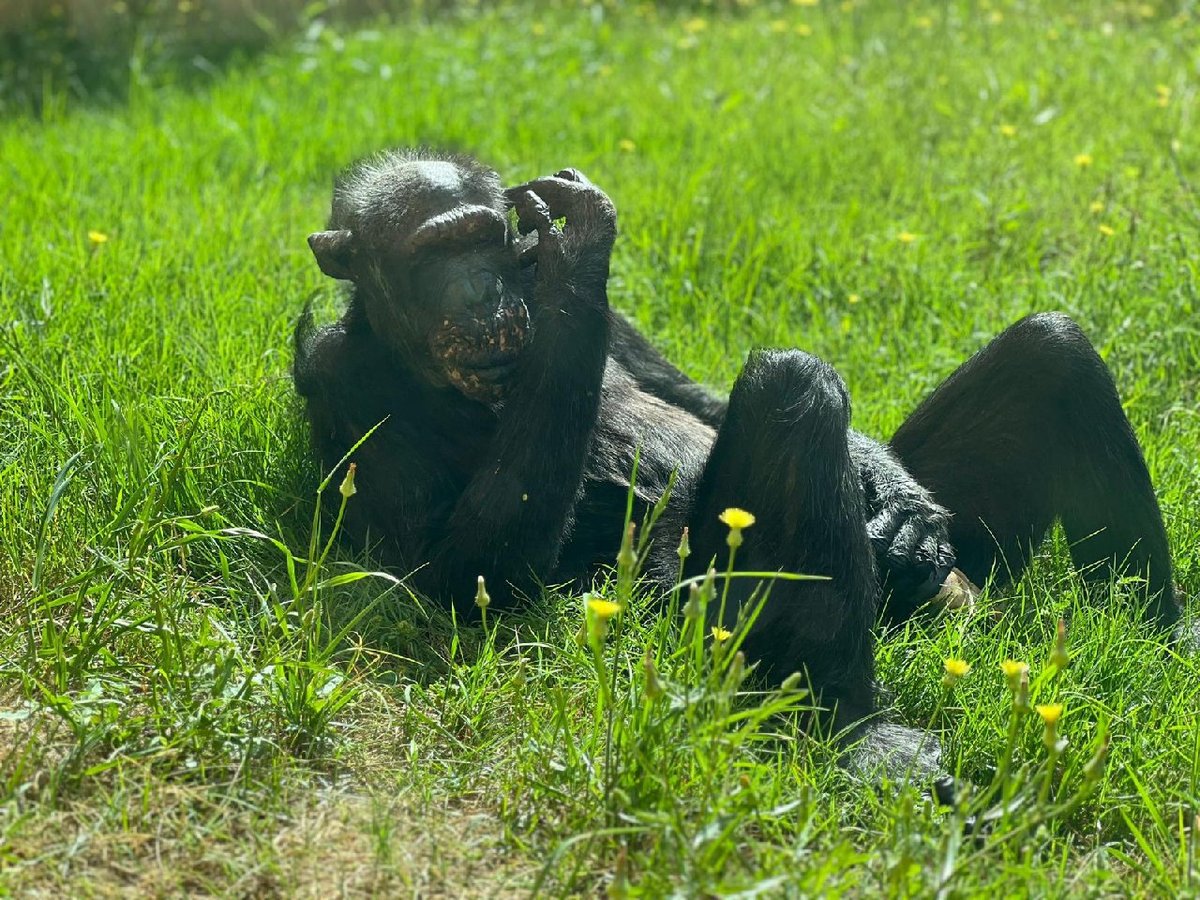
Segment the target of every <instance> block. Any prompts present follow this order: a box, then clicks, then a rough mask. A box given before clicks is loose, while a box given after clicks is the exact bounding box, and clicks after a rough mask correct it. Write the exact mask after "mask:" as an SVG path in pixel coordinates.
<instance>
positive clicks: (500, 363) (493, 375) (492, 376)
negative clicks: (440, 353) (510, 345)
mask: <svg viewBox="0 0 1200 900" xmlns="http://www.w3.org/2000/svg"><path fill="white" fill-rule="evenodd" d="M519 357H520V354H518V353H516V352H509V353H503V354H495V355H492V356H488V357H485V358H483V359H458V360H455V363H456V364H457V366H458V368H460V369H462V370H463V372H464V373H466V374H471V375H476V376H478V377H479V378H482V379H484V380H485V381H503V380H505V379H506V378H508V377H509V376H510V375H512V373H513V371H514V370H515V369H516V367H517V360H518V358H519Z"/></svg>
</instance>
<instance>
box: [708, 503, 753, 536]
mask: <svg viewBox="0 0 1200 900" xmlns="http://www.w3.org/2000/svg"><path fill="white" fill-rule="evenodd" d="M717 518H718V519H720V520H721V521H722V522H723V523H724V524H725V525H728V526H729V527H730V528H733V529H736V530H737V531H741V530H742V529H743V528H749V527H750V526H751V525H753V524H754V513H750V512H746V510H744V509H738V508H737V507H736V506H731V507H729V509H727V510H725V511H724V512H723V513H721V515H719V516H717Z"/></svg>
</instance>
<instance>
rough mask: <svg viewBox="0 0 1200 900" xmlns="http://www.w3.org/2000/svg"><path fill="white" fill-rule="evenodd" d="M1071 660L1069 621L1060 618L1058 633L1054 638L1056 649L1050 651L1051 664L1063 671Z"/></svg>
mask: <svg viewBox="0 0 1200 900" xmlns="http://www.w3.org/2000/svg"><path fill="white" fill-rule="evenodd" d="M1070 662H1071V658H1070V657H1069V656H1068V655H1067V623H1066V622H1064V621H1063V620H1062V619H1059V620H1058V635H1057V636H1056V637H1055V639H1054V649H1053V650H1051V651H1050V665H1052V666H1054V668H1056V669H1058V671H1060V672H1061V671H1062V670H1063V669H1065V668H1066V667H1067V666H1068V665H1069V664H1070Z"/></svg>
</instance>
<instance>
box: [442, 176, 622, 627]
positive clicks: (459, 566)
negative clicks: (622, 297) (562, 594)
mask: <svg viewBox="0 0 1200 900" xmlns="http://www.w3.org/2000/svg"><path fill="white" fill-rule="evenodd" d="M508 194H509V197H510V199H511V200H512V202H513V203H514V206H515V207H516V209H517V212H518V216H519V221H520V223H521V226H522V227H523V228H525V229H526V230H534V229H536V230H537V232H538V251H537V253H538V257H537V276H536V282H535V286H534V289H533V296H532V304H531V305H532V307H533V316H534V319H533V328H534V335H533V339H532V341H531V342H530V346H529V347H528V348H527V349H526V350H525V351H524V353H523V354H522V357H521V360H520V363H519V367H518V370H517V374H516V375H515V377H514V380H513V382H512V384H511V385H510V386H509V388H508V390H507V393H506V398H505V400H504V401H503V406H502V408H501V409H500V412H499V422H498V425H497V428H496V431H495V434H494V437H493V439H492V441H491V444H490V446H489V448H488V450H487V452H486V453H485V454H484V456H483V460H482V462H481V463H480V465H479V467H478V469H477V471H476V473H475V475H474V476H473V477H472V478H471V480H470V482H469V483H468V484H467V486H466V488H465V490H464V491H463V493H462V495H461V497H460V498H459V500H458V502H457V504H456V505H455V507H454V510H453V512H452V513H451V514H450V517H449V521H448V523H447V527H446V532H445V536H444V537H443V538H442V539H441V540H440V541H439V542H438V545H437V546H436V547H435V548H434V552H433V554H432V559H431V560H430V565H429V567H428V571H427V574H426V576H425V578H426V579H427V580H431V581H433V582H434V583H435V584H436V585H437V588H438V589H439V590H440V591H441V592H442V593H445V594H450V595H452V596H453V597H455V598H456V599H457V600H459V601H460V602H461V600H462V598H463V597H464V595H466V596H467V597H468V598H469V597H470V596H471V595H473V592H474V587H475V580H476V578H477V577H478V576H479V575H483V576H485V578H486V579H487V584H488V590H489V593H490V594H491V596H492V599H493V601H494V602H495V603H497V604H498V605H503V604H504V603H506V602H508V601H509V600H510V599H511V597H512V593H513V590H514V589H517V590H528V589H530V588H531V587H533V586H534V584H535V582H536V579H539V578H543V579H544V578H548V577H550V576H551V575H552V573H553V571H554V567H555V565H556V563H557V561H558V555H559V552H560V550H561V548H562V543H563V540H564V537H565V535H566V533H567V530H568V529H569V527H570V524H571V518H572V510H573V508H574V504H575V498H576V496H577V494H578V492H579V486H580V482H581V479H582V475H583V466H584V460H585V457H586V454H587V451H588V447H589V444H590V442H591V436H592V431H593V429H594V428H595V424H596V415H597V411H598V408H599V402H600V385H601V381H602V379H603V376H604V366H605V360H606V358H607V354H608V344H609V339H608V336H609V312H608V295H607V288H606V285H607V280H608V264H609V254H610V252H611V249H612V243H613V239H614V237H615V235H616V213H615V211H614V209H613V207H612V204H611V203H610V202H609V200H608V198H607V197H606V196H605V195H604V194H603V193H601V192H600V191H598V190H596V189H595V188H594V187H592V186H591V185H590V184H588V185H583V184H580V183H576V182H574V181H572V180H569V179H567V178H542V179H538V180H536V181H533V182H530V183H529V184H528V185H522V186H519V187H517V188H512V189H510V190H509V191H508ZM561 217H565V218H566V221H567V224H566V230H565V231H563V230H562V229H560V228H559V227H558V226H556V225H555V224H554V221H553V220H554V218H561Z"/></svg>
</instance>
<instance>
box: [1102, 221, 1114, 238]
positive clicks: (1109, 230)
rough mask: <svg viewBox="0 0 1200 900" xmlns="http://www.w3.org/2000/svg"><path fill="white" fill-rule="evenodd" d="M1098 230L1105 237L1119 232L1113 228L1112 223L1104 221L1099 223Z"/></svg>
mask: <svg viewBox="0 0 1200 900" xmlns="http://www.w3.org/2000/svg"><path fill="white" fill-rule="evenodd" d="M1098 230H1099V231H1100V233H1101V234H1102V235H1104V236H1105V237H1112V236H1113V235H1114V234H1116V233H1117V229H1115V228H1113V227H1112V226H1111V225H1105V224H1103V223H1101V224H1100V225H1099V227H1098Z"/></svg>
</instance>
